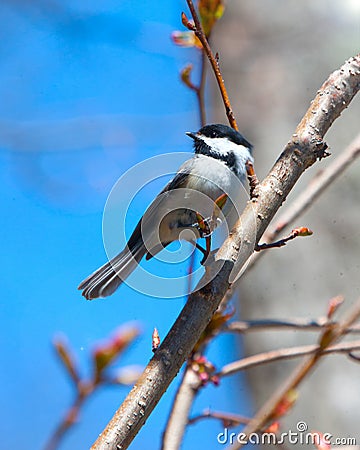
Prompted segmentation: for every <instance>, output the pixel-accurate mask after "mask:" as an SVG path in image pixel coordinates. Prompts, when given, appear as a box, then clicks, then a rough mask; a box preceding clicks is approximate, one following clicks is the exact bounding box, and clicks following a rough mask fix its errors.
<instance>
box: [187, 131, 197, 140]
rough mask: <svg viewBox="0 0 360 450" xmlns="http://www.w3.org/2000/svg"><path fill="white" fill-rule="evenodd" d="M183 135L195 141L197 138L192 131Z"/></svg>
mask: <svg viewBox="0 0 360 450" xmlns="http://www.w3.org/2000/svg"><path fill="white" fill-rule="evenodd" d="M185 134H186V135H187V136H189V137H191V139H197V137H198V135H197V133H194V132H192V131H187V132H186V133H185Z"/></svg>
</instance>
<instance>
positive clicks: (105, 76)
mask: <svg viewBox="0 0 360 450" xmlns="http://www.w3.org/2000/svg"><path fill="white" fill-rule="evenodd" d="M182 10H186V5H185V1H174V2H171V3H169V2H166V1H164V0H160V1H158V2H155V3H154V2H149V1H143V2H131V1H113V0H108V1H107V0H104V1H102V2H100V1H96V0H89V1H88V2H86V4H85V3H84V2H80V1H73V2H68V1H66V0H64V1H62V2H57V1H56V0H53V1H51V0H38V1H36V2H31V3H29V2H25V1H21V0H17V1H12V2H7V1H4V2H2V3H1V5H0V17H1V19H2V20H1V21H2V27H1V30H0V36H1V41H0V42H1V44H0V65H1V70H0V98H1V101H0V150H1V151H0V167H1V171H0V176H1V181H0V183H1V198H2V209H3V219H2V249H3V250H2V283H3V289H2V295H1V298H0V302H1V310H2V319H3V320H2V327H1V330H0V340H1V344H2V358H3V368H4V369H3V370H2V371H1V372H0V388H1V391H2V392H1V398H2V402H3V408H2V413H1V425H0V426H1V436H2V437H1V449H2V450H3V449H4V450H12V449H15V448H21V447H25V446H26V447H29V445H30V446H31V448H34V449H35V448H36V449H38V448H42V447H43V446H44V444H45V442H46V441H47V439H48V437H49V435H50V434H51V432H52V430H53V429H54V428H55V426H56V424H57V422H58V420H59V419H60V418H61V417H62V416H63V414H64V412H65V411H66V409H67V407H68V406H69V405H70V402H71V399H72V388H71V385H70V384H69V381H68V379H67V378H66V375H65V373H64V371H63V368H62V367H61V365H60V364H59V362H58V360H57V359H56V357H55V354H54V351H53V349H52V344H51V342H52V339H53V337H54V336H55V335H59V334H61V335H65V336H67V339H68V341H69V345H70V346H71V348H72V349H73V352H74V353H75V354H76V359H77V361H78V364H79V367H81V371H82V372H83V373H85V374H89V373H90V371H91V366H90V365H89V355H90V353H91V351H92V349H93V347H94V343H95V342H97V341H99V340H103V339H104V338H106V337H107V336H109V335H111V333H112V332H113V331H114V330H115V329H116V328H117V327H118V326H119V325H121V324H123V323H125V322H128V321H132V322H134V321H135V323H137V324H138V326H139V327H141V329H142V335H141V337H140V338H139V339H138V340H137V341H136V343H135V345H133V346H132V347H131V348H130V349H129V351H127V353H126V355H124V357H123V358H122V359H121V361H120V362H119V363H120V365H121V366H123V365H134V364H135V365H140V366H144V365H145V364H146V363H147V361H148V359H149V358H150V357H151V355H152V353H151V333H152V330H153V328H154V327H155V326H156V327H157V328H158V329H159V332H160V335H161V337H164V336H165V334H166V332H167V331H168V329H169V327H170V326H171V324H172V323H173V322H174V320H175V319H176V317H177V315H178V313H179V311H180V309H181V308H182V306H183V304H184V298H179V299H172V300H166V299H152V298H149V297H146V296H144V295H140V294H138V293H136V292H135V291H132V290H131V289H130V288H128V287H127V286H123V287H122V289H121V290H119V291H118V292H117V293H116V294H115V295H114V296H112V297H110V298H109V299H104V300H100V301H93V302H87V301H85V300H84V299H83V298H82V297H81V295H80V293H79V292H78V291H77V290H76V287H77V285H78V284H79V282H80V281H81V280H82V279H83V278H84V277H85V276H87V275H88V274H89V273H90V272H91V271H93V270H94V269H95V268H97V267H98V266H99V265H101V264H103V263H104V262H105V258H106V255H105V251H104V248H103V243H102V235H101V231H102V212H103V208H104V205H105V202H106V199H107V196H108V194H109V192H110V190H111V188H112V186H113V185H114V183H115V182H116V181H117V179H118V177H119V176H120V175H121V174H122V173H124V172H125V171H126V170H127V169H129V168H131V167H132V166H133V165H134V164H136V163H138V162H140V161H142V160H144V159H146V158H148V157H151V156H154V155H159V154H162V153H165V152H172V151H189V150H191V143H190V142H189V139H188V138H187V137H186V136H185V134H184V132H185V131H188V130H196V129H197V128H198V127H199V119H198V110H197V104H196V99H195V96H194V95H193V93H192V92H190V91H189V90H188V89H187V88H185V87H184V86H183V85H182V84H181V82H180V80H179V71H180V70H181V68H182V67H183V66H184V65H185V64H186V63H188V62H193V63H194V64H197V62H198V57H199V55H198V53H197V51H196V50H193V49H183V48H180V47H176V46H175V45H174V44H173V43H172V42H171V39H170V35H171V33H172V31H174V30H176V29H182V26H181V21H180V13H181V11H182ZM359 42H360V7H359V3H358V2H357V1H350V0H346V1H345V0H341V1H340V0H333V1H330V0H328V1H325V0H317V1H316V2H313V1H310V0H304V1H302V2H297V1H295V0H291V1H288V2H283V1H275V0H267V1H265V0H255V1H250V0H243V1H241V2H237V1H235V0H232V1H230V0H229V1H228V2H227V8H226V11H225V15H224V17H223V19H222V20H221V21H220V22H219V23H218V25H217V26H216V29H215V31H214V34H213V47H214V50H215V51H219V53H220V62H221V67H222V69H223V74H224V78H225V81H226V83H227V87H228V90H229V93H230V96H231V99H232V104H233V107H234V111H235V115H236V117H237V120H238V123H239V125H240V129H241V131H242V133H243V134H244V135H245V136H246V137H247V138H248V139H249V140H250V142H252V143H253V144H254V145H255V160H256V170H257V174H258V176H259V177H260V178H262V177H263V176H265V175H266V173H267V171H268V170H269V169H270V167H271V165H272V164H273V162H274V161H275V159H276V158H277V156H278V155H279V154H280V152H281V150H282V148H283V147H284V145H285V144H286V142H287V140H288V139H289V137H290V136H291V134H292V133H293V131H294V129H295V127H296V125H297V123H298V121H299V119H300V118H301V117H302V115H303V114H304V112H305V111H306V109H307V107H308V105H309V102H310V100H311V99H312V98H313V97H314V95H315V93H316V91H317V90H318V88H319V87H320V86H321V84H322V82H323V81H324V80H325V79H326V78H327V77H328V75H329V73H330V72H332V71H333V70H335V69H336V68H338V67H339V66H340V65H341V64H342V63H343V62H344V60H345V59H347V58H349V57H350V56H352V55H354V54H356V53H357V52H358V47H359ZM209 81H210V83H209V86H208V95H207V103H208V121H209V122H214V121H218V122H223V123H226V120H225V117H224V112H223V107H222V105H221V104H220V102H219V95H218V92H217V90H216V88H215V86H214V83H213V82H212V77H211V75H210V76H209ZM359 117H360V100H359V98H355V100H354V101H353V103H352V104H351V106H350V107H349V109H348V110H347V111H345V112H344V114H343V115H342V117H341V118H340V119H339V120H337V121H336V123H335V125H334V126H333V127H332V129H331V130H330V132H329V133H328V135H327V138H326V140H327V143H328V144H329V146H330V151H331V152H332V153H333V155H334V156H336V155H338V154H340V152H341V151H342V149H343V148H344V147H345V146H346V145H347V144H348V143H349V142H350V141H351V140H352V139H353V138H354V137H355V136H356V135H357V133H358V132H359ZM328 159H330V158H328ZM328 163H329V161H328V160H325V161H323V162H322V163H321V167H322V168H323V167H325V166H326V164H328ZM319 168H320V165H318V167H314V168H312V169H311V170H309V171H308V173H307V174H305V176H304V177H303V179H302V180H301V182H300V183H299V184H298V185H297V186H296V189H295V190H294V192H293V193H292V195H291V197H290V198H289V199H288V200H287V202H290V201H291V199H292V198H295V196H296V194H297V193H299V192H301V190H302V189H303V188H304V186H306V184H307V183H308V181H309V180H310V179H311V177H312V176H314V174H315V173H316V171H317V170H318V169H319ZM174 170H176V167H174ZM359 170H360V168H359V164H358V163H357V164H354V165H353V166H352V167H351V168H350V169H349V170H348V171H347V172H346V174H344V175H343V176H342V177H341V179H340V180H338V181H337V182H336V183H335V184H334V185H333V186H332V187H331V188H330V189H329V190H327V191H326V193H325V194H324V195H323V196H322V197H321V199H320V201H318V202H317V203H316V204H315V205H314V206H313V208H312V209H311V210H310V211H309V212H308V213H307V214H306V215H304V217H303V218H302V219H301V223H299V224H298V223H297V224H294V225H304V226H308V227H309V228H311V229H312V230H313V231H314V236H312V237H311V238H307V239H301V240H300V239H299V240H295V242H292V243H291V244H290V245H289V246H287V247H285V248H284V249H282V250H274V251H272V252H271V254H268V255H267V256H265V257H264V258H263V259H262V260H261V262H259V264H258V265H257V266H256V268H254V269H253V270H252V271H251V272H249V273H248V274H246V276H244V277H243V279H242V280H241V283H240V287H239V294H238V296H239V297H241V308H240V309H241V317H242V318H243V319H250V318H266V317H269V318H288V317H297V316H299V317H312V318H316V317H318V316H320V315H323V314H324V312H325V310H326V305H327V301H328V299H329V298H330V297H332V296H334V295H337V294H339V293H343V294H344V295H345V296H346V299H347V303H348V305H350V304H351V302H353V301H354V300H355V299H356V298H357V297H358V296H359V291H360V285H359V258H358V255H359V250H360V232H359V226H358V225H359V219H360V208H359V195H358V192H359V188H360V181H359V180H360V177H359ZM157 192H158V186H157V187H156V189H155V188H154V189H153V190H152V189H151V188H150V189H149V190H148V191H147V192H145V193H144V195H143V198H142V199H141V200H139V202H138V205H139V211H138V215H137V216H136V214H134V217H133V222H134V224H135V223H136V222H137V220H138V218H139V217H140V216H141V214H142V212H143V211H144V209H145V208H146V206H147V205H148V204H149V202H150V201H151V199H152V198H153V196H154V195H155V193H157ZM275 220H276V219H275ZM186 267H187V266H186V265H184V266H183V270H186ZM315 339H316V336H314V335H313V334H308V333H306V335H305V333H304V332H301V333H300V332H289V331H288V332H286V333H285V332H284V333H281V334H280V333H279V332H267V333H261V334H260V333H256V335H254V334H253V335H251V336H249V337H246V338H245V339H244V342H240V341H239V339H237V338H236V337H234V336H229V335H227V336H223V337H221V338H218V339H216V340H215V342H214V343H213V344H212V346H211V349H210V353H209V358H210V359H211V360H212V361H213V362H215V363H216V364H217V365H218V366H219V367H220V366H221V365H222V364H224V363H226V362H229V361H232V360H234V359H236V358H238V357H239V355H241V354H242V353H243V352H245V353H246V354H250V353H254V352H260V351H264V350H266V349H270V348H279V347H282V346H290V345H298V344H300V343H306V342H309V343H313V342H314V340H315ZM243 345H244V346H245V347H244V349H243V348H242V347H243ZM293 364H294V363H293V362H291V363H286V364H284V365H280V364H276V365H275V364H274V365H271V366H268V367H262V368H259V369H256V370H255V369H253V370H251V371H249V372H247V374H246V378H245V376H240V375H239V376H234V377H231V378H229V379H228V380H224V382H223V383H221V386H220V387H219V388H215V387H211V386H210V387H208V388H206V389H205V390H204V391H203V392H202V393H201V395H200V396H199V398H198V399H197V401H196V403H195V405H194V408H193V413H194V414H195V413H197V412H200V411H202V410H203V409H204V408H207V407H211V408H212V409H217V410H225V411H230V412H234V413H240V414H244V415H250V414H251V413H252V412H254V411H255V410H256V408H257V407H258V406H260V405H261V404H262V402H263V401H264V400H265V399H266V398H267V397H268V396H269V395H270V394H271V393H272V392H273V389H274V388H275V387H276V386H277V385H278V384H279V383H280V381H281V379H282V377H285V376H286V375H287V374H288V373H289V371H290V369H291V366H292V365H293ZM359 373H360V372H359V368H358V366H357V365H356V364H354V363H353V362H350V361H348V360H346V359H345V357H342V358H341V357H335V356H332V357H330V358H328V359H327V360H326V361H325V362H323V364H322V366H321V367H320V368H319V370H318V371H317V372H316V373H315V374H314V375H313V376H312V377H311V379H309V380H308V381H307V382H306V383H305V384H304V385H303V387H302V388H301V390H300V399H299V400H298V407H296V409H295V410H294V411H293V412H292V413H291V414H290V415H289V416H288V418H287V419H286V420H287V425H288V426H289V427H291V428H294V424H296V422H297V421H298V420H305V421H307V422H308V423H309V427H310V428H311V429H318V430H320V431H324V432H332V433H333V434H334V435H337V436H340V437H342V436H346V435H350V436H354V434H356V433H359V432H358V431H356V430H358V428H357V425H358V407H359V402H358V396H357V395H356V392H355V391H356V389H357V386H358V382H359ZM178 382H179V380H175V382H174V383H173V386H172V387H171V388H170V389H169V390H168V392H167V393H166V395H165V396H164V398H163V399H162V400H161V402H160V404H159V405H158V407H157V408H156V410H155V413H154V414H153V415H152V416H151V418H150V419H149V421H148V422H147V424H146V426H145V427H144V428H143V429H142V431H141V432H140V434H139V436H138V437H137V438H136V440H135V441H134V443H133V445H132V447H131V448H134V449H140V448H149V449H157V448H159V446H160V439H161V432H162V430H163V427H164V423H165V420H166V418H167V415H168V412H169V408H170V405H171V401H172V399H173V395H174V392H175V388H176V385H177V383H178ZM250 387H251V391H250ZM127 392H128V388H124V387H112V388H108V389H104V390H103V391H102V392H99V393H97V395H96V396H95V397H93V398H92V399H91V400H90V402H89V403H88V404H87V405H86V406H85V408H84V410H83V412H82V415H81V421H80V423H79V424H78V425H77V426H76V427H75V428H74V429H73V430H72V431H71V432H70V433H69V435H68V436H66V438H65V440H64V442H63V444H62V446H61V448H62V449H64V450H66V449H69V450H70V449H74V448H76V449H81V448H84V449H85V448H88V447H89V446H90V445H91V443H92V442H93V441H94V439H95V438H96V436H97V434H98V433H99V432H100V431H101V430H102V429H103V427H104V426H105V425H106V423H107V422H108V420H109V419H110V417H111V416H112V414H113V412H114V411H115V409H116V408H117V407H118V405H119V404H120V403H121V401H122V400H123V399H124V397H125V395H126V393H127ZM234 398H236V401H235V402H234ZM19 423H21V433H20V432H19ZM154 430H155V433H154ZM221 430H222V428H221V425H220V424H216V425H214V423H211V422H210V423H209V422H203V423H199V424H198V425H196V426H193V427H190V428H189V430H188V432H187V435H186V439H185V443H184V448H196V447H199V446H200V445H201V446H203V447H204V448H217V447H219V446H220V445H219V444H217V443H216V435H217V433H219V432H221ZM357 437H358V439H360V436H359V435H358V436H357ZM30 443H31V444H30Z"/></svg>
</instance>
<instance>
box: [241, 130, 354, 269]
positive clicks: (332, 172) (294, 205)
mask: <svg viewBox="0 0 360 450" xmlns="http://www.w3.org/2000/svg"><path fill="white" fill-rule="evenodd" d="M359 156H360V134H359V135H358V136H356V138H355V139H354V140H353V141H352V142H351V143H350V144H349V145H348V146H347V147H346V148H345V149H344V150H343V151H342V152H341V153H340V155H339V156H338V157H337V158H335V159H334V160H333V161H332V162H331V163H330V164H329V165H328V166H327V167H326V168H325V169H324V170H321V171H319V172H318V173H317V174H316V175H315V176H314V178H313V179H312V180H311V181H310V183H309V184H308V186H307V187H306V188H305V189H304V190H303V191H302V193H301V194H300V195H299V196H298V197H297V198H296V199H295V200H294V201H293V202H291V203H290V205H289V206H288V207H287V208H285V211H284V212H283V214H282V215H281V216H280V217H279V219H278V220H277V223H276V225H275V226H274V227H273V228H272V229H270V230H267V231H266V232H265V233H264V235H263V240H264V241H265V242H269V243H270V242H273V241H274V240H275V239H276V238H277V237H278V236H279V235H280V233H281V232H282V231H283V230H284V229H285V228H287V227H289V226H291V224H294V222H295V220H296V219H298V218H299V217H300V216H302V215H303V214H304V213H305V212H306V211H307V210H308V209H309V208H310V207H311V206H312V205H313V204H314V203H315V201H316V200H317V199H318V197H320V195H321V194H322V193H323V192H324V191H325V190H326V188H328V187H329V186H330V185H332V183H333V182H334V181H336V180H337V179H338V178H339V177H340V175H342V174H343V173H344V172H345V170H346V169H347V168H348V167H349V166H350V165H351V164H353V163H354V162H355V161H356V159H357V158H358V157H359ZM262 255H263V252H260V253H256V254H254V255H253V256H252V258H251V260H250V262H249V264H248V266H247V270H249V269H250V268H252V267H253V266H254V265H255V263H256V262H257V261H258V260H259V258H261V257H262Z"/></svg>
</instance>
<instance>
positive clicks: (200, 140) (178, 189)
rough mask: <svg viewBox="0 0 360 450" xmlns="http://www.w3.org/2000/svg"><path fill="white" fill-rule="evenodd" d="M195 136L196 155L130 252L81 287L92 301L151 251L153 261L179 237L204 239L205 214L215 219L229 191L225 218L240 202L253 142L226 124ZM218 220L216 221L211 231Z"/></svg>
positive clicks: (155, 205)
mask: <svg viewBox="0 0 360 450" xmlns="http://www.w3.org/2000/svg"><path fill="white" fill-rule="evenodd" d="M186 134H187V135H188V136H190V137H191V138H192V139H193V140H194V152H195V155H194V156H193V157H192V158H191V159H189V160H187V161H185V162H184V163H183V164H182V165H181V167H180V168H179V170H178V171H177V173H176V175H175V176H174V178H173V179H172V180H171V181H170V182H169V183H168V184H167V185H166V186H165V188H164V189H163V190H162V191H161V192H160V194H159V195H158V196H157V197H156V198H155V200H154V201H153V202H152V203H151V205H150V206H149V207H148V209H147V210H146V212H145V214H144V215H143V217H142V218H141V219H140V221H139V223H138V224H137V226H136V228H135V230H134V231H133V233H132V235H131V236H130V239H129V240H128V242H127V245H126V246H125V248H124V250H123V251H122V252H121V253H119V254H118V255H117V256H115V257H114V258H113V259H111V260H110V261H109V262H107V263H106V264H104V265H103V266H102V267H100V268H99V269H97V270H96V271H95V272H94V273H92V274H91V275H90V276H89V277H87V278H86V279H85V280H84V281H82V282H81V283H80V285H79V287H78V289H81V290H83V292H82V295H83V296H84V297H85V298H86V299H88V300H91V299H94V298H98V297H107V296H108V295H111V294H113V293H114V291H115V290H116V289H117V288H118V287H119V285H120V284H121V283H122V282H123V281H124V280H125V279H126V278H127V277H128V276H129V275H130V274H131V273H132V272H133V270H134V269H135V268H136V266H137V265H138V264H139V262H140V260H141V259H142V258H143V257H144V256H145V255H146V259H150V258H151V257H152V256H154V255H156V254H157V253H158V252H159V251H160V250H162V249H163V248H165V247H166V246H167V245H168V244H170V243H171V242H173V241H176V240H178V239H179V238H180V239H186V240H189V241H192V242H193V243H194V245H197V246H198V244H196V243H195V240H196V239H198V238H200V237H204V231H203V230H202V229H201V227H200V226H199V215H200V217H202V218H204V219H205V220H210V219H209V218H211V217H213V211H214V205H215V202H216V201H217V199H219V198H220V197H221V196H222V195H223V194H224V193H225V194H226V198H227V200H226V204H225V207H224V208H223V209H222V213H223V214H224V216H227V214H229V213H230V212H231V211H232V210H234V203H235V202H236V200H235V199H236V197H237V196H238V194H239V191H240V189H241V186H239V183H240V182H241V181H243V180H244V178H245V175H246V167H245V164H246V162H247V161H251V162H252V161H253V158H252V154H251V153H252V145H251V144H250V143H249V142H248V141H247V140H246V139H245V138H244V137H243V136H242V135H241V134H240V133H239V132H237V131H235V130H234V129H232V128H230V127H228V126H226V125H221V124H214V125H206V126H204V127H202V128H201V129H200V130H199V131H198V132H196V133H192V132H188V133H186ZM216 225H217V223H215V225H214V224H212V226H211V231H212V230H213V229H214V228H215V227H216Z"/></svg>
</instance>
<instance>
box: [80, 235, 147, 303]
mask: <svg viewBox="0 0 360 450" xmlns="http://www.w3.org/2000/svg"><path fill="white" fill-rule="evenodd" d="M145 253H146V247H145V246H144V244H143V242H142V241H140V242H139V243H137V245H136V246H134V247H133V248H132V249H131V250H130V249H129V247H126V248H125V249H124V250H123V251H122V252H121V253H119V254H118V255H117V256H115V257H114V258H113V259H111V260H110V261H109V262H107V263H106V264H104V265H103V266H101V267H100V268H99V269H97V270H96V271H95V272H94V273H92V274H91V275H89V276H88V277H87V278H86V279H85V280H84V281H82V282H81V283H80V285H79V287H78V289H80V290H83V293H82V295H83V296H84V297H85V298H86V299H87V300H92V299H94V298H98V297H107V296H108V295H111V294H113V293H114V291H115V290H116V289H117V288H118V287H119V286H120V284H121V283H122V282H123V281H124V280H125V279H126V278H127V277H128V276H129V275H130V274H131V273H132V271H133V270H134V269H135V268H136V267H137V265H138V264H139V262H140V260H141V259H142V257H143V256H144V255H145Z"/></svg>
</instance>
